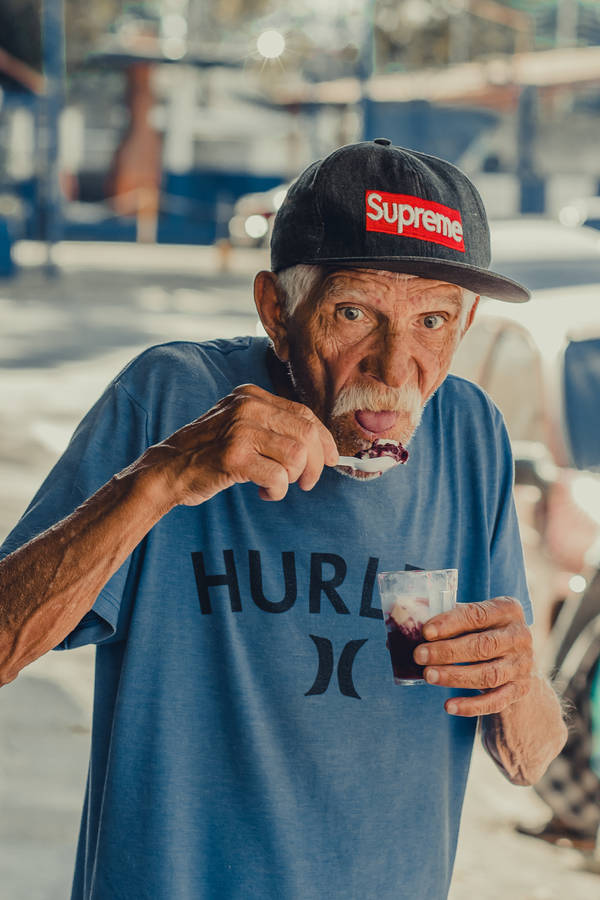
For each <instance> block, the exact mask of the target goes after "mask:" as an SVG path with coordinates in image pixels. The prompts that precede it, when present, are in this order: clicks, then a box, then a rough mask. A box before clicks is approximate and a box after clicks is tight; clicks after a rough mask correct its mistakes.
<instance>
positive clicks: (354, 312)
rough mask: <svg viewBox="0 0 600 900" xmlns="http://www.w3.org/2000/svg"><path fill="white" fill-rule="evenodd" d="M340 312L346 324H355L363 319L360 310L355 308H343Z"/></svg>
mask: <svg viewBox="0 0 600 900" xmlns="http://www.w3.org/2000/svg"><path fill="white" fill-rule="evenodd" d="M340 312H341V314H342V315H343V317H344V318H345V319H347V320H348V322H356V321H357V320H358V319H362V317H363V311H362V309H358V308H357V307H356V306H344V307H343V308H342V309H341V310H340Z"/></svg>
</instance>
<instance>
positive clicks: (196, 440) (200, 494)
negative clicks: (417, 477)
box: [134, 384, 338, 506]
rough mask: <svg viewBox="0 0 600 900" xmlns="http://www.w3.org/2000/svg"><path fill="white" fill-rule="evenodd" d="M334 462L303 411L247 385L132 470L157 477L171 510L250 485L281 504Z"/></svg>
mask: <svg viewBox="0 0 600 900" xmlns="http://www.w3.org/2000/svg"><path fill="white" fill-rule="evenodd" d="M337 460H338V451H337V447H336V445H335V441H334V440H333V437H332V436H331V434H330V432H329V431H328V430H327V428H325V426H324V425H323V423H322V422H321V421H320V420H319V419H318V418H317V417H316V416H315V414H314V413H313V412H312V411H311V410H310V409H309V408H308V407H307V406H304V405H303V404H302V403H295V402H294V401H292V400H286V399H285V398H283V397H279V396H277V395H275V394H270V393H269V392H268V391H265V390H263V389H262V388H260V387H257V386H256V385H253V384H245V385H241V386H240V387H237V388H235V390H233V391H232V392H231V394H228V395H227V396H226V397H224V398H223V399H222V400H220V401H219V402H218V403H217V404H216V406H214V407H213V408H212V409H210V410H209V411H208V412H207V413H205V414H204V415H203V416H200V418H199V419H196V420H195V421H194V422H191V423H190V424H189V425H186V426H184V427H183V428H181V429H180V430H179V431H176V432H175V433H174V434H172V435H171V436H170V437H168V438H167V439H166V440H164V441H162V442H161V443H160V444H156V445H155V446H153V447H150V448H149V449H148V450H147V451H146V452H145V453H144V455H143V456H142V457H141V458H140V460H138V462H137V463H135V464H134V465H135V466H137V467H138V468H140V469H143V468H146V467H147V468H150V469H153V470H154V471H160V472H161V474H162V475H163V478H162V479H161V484H166V491H167V495H168V498H169V503H170V505H173V506H175V505H177V504H184V505H187V506H194V505H196V504H198V503H202V502H203V501H205V500H208V499H209V498H210V497H212V496H214V494H216V493H218V492H219V491H222V490H225V489H226V488H228V487H231V485H233V484H243V483H245V482H248V481H253V482H254V483H255V484H257V485H259V487H260V491H259V493H260V496H261V497H262V498H263V500H281V499H282V498H283V497H285V495H286V493H287V490H288V487H289V485H290V484H292V483H294V482H298V485H299V487H301V488H302V490H305V491H309V490H311V488H313V487H314V486H315V484H316V483H317V481H318V480H319V478H320V476H321V472H322V471H323V466H324V465H329V466H335V465H336V464H337Z"/></svg>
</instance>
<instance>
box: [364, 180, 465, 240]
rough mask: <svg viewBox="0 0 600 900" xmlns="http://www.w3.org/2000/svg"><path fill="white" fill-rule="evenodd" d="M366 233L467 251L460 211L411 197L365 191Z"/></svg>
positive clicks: (431, 201)
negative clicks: (397, 235)
mask: <svg viewBox="0 0 600 900" xmlns="http://www.w3.org/2000/svg"><path fill="white" fill-rule="evenodd" d="M365 200H366V207H367V231H383V232H385V233H386V234H402V235H405V236H406V237H414V238H419V240H421V241H431V242H432V243H433V244H442V245H443V246H444V247H452V249H453V250H460V251H461V253H464V252H465V245H464V241H463V227H462V219H461V217H460V212H459V211H458V210H457V209H450V207H449V206H443V205H442V204H441V203H434V202H433V200H423V199H422V198H421V197H411V196H410V195H409V194H387V193H386V192H385V191H366V193H365Z"/></svg>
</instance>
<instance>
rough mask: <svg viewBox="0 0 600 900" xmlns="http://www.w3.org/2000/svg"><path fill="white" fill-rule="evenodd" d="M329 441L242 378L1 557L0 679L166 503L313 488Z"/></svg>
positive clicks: (76, 617) (55, 631) (94, 589)
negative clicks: (253, 487)
mask: <svg viewBox="0 0 600 900" xmlns="http://www.w3.org/2000/svg"><path fill="white" fill-rule="evenodd" d="M337 459H338V454H337V449H336V446H335V442H334V440H333V438H332V437H331V435H330V433H329V432H328V431H327V429H326V428H325V427H324V426H323V425H322V424H321V422H320V421H319V420H318V419H317V418H316V416H315V415H314V414H313V413H312V412H311V411H310V410H309V409H308V408H307V407H305V406H303V405H301V404H299V403H294V402H292V401H290V400H285V399H284V398H282V397H278V396H276V395H273V394H269V393H268V392H267V391H264V390H262V388H259V387H256V386H254V385H243V386H241V387H239V388H236V389H235V390H234V391H233V392H232V393H231V394H229V395H228V396H227V397H225V398H224V399H223V400H221V401H220V402H219V403H218V404H217V405H216V406H215V407H213V408H212V409H211V410H209V411H208V412H207V413H205V414H204V415H203V416H201V417H200V418H199V419H196V420H195V421H194V422H192V423H191V424H189V425H186V426H185V427H184V428H182V429H180V430H179V431H177V432H175V434H173V435H171V436H170V437H169V438H167V439H166V440H164V441H162V442H161V443H160V444H156V445H154V446H152V447H149V448H148V450H146V452H145V453H144V454H143V455H142V456H140V458H139V459H138V460H136V461H135V462H134V463H132V465H130V466H129V467H128V468H126V469H124V470H123V471H122V472H120V473H118V474H117V475H115V476H114V477H113V478H111V479H110V481H108V482H107V483H106V484H105V485H104V486H103V487H101V488H100V490H98V491H97V492H96V493H95V494H93V495H92V496H91V497H90V498H89V499H88V500H86V501H85V503H83V504H82V505H81V506H79V507H78V508H77V509H76V510H75V511H74V512H73V513H71V515H69V516H67V517H66V518H65V519H63V520H62V521H60V522H59V523H58V524H57V525H54V526H53V527H52V528H49V529H48V530H47V531H45V532H43V533H42V534H40V535H38V536H37V537H35V538H33V539H32V540H31V541H29V542H28V543H27V544H25V545H24V546H22V547H21V548H20V549H18V550H15V551H14V552H13V553H11V554H9V555H8V556H7V557H5V559H4V560H2V561H0V684H7V683H8V682H10V681H12V680H14V679H15V678H16V677H17V675H18V674H19V672H20V670H21V669H22V668H23V667H24V666H26V665H28V664H29V663H30V662H33V661H34V660H35V659H37V658H38V657H40V656H42V655H43V654H44V653H46V652H47V651H48V650H51V649H52V648H53V647H55V646H56V645H57V644H59V643H60V641H62V640H63V639H64V638H65V637H66V635H68V634H69V633H70V632H71V631H72V630H73V629H74V628H75V627H76V625H77V624H78V623H79V622H80V621H81V619H82V618H83V616H84V615H85V614H86V613H87V612H89V610H90V609H91V608H92V606H93V605H94V601H95V599H96V597H97V596H98V594H99V593H100V591H101V590H102V588H103V586H104V585H105V584H106V582H107V581H108V580H109V578H110V577H111V576H112V575H113V574H114V573H115V572H116V571H117V569H118V568H119V567H120V566H121V565H122V563H123V562H124V561H125V560H126V559H127V557H128V556H129V554H130V553H132V551H133V550H134V549H135V547H136V546H137V545H138V544H139V543H140V541H141V540H142V539H143V538H144V537H145V535H146V534H147V533H148V532H149V531H150V529H151V528H152V527H153V526H154V525H155V524H156V522H158V520H159V519H160V518H161V517H162V516H163V515H165V514H166V513H167V512H169V510H171V509H172V508H173V507H174V506H177V505H178V504H184V505H189V506H195V505H198V504H200V503H203V502H204V501H205V500H208V499H210V497H212V496H214V495H215V494H216V493H218V492H219V491H222V490H225V489H226V488H228V487H230V486H231V485H233V484H236V483H239V484H241V483H244V482H249V481H251V482H254V483H255V484H257V485H258V486H259V488H260V494H261V496H262V497H263V498H264V499H265V500H281V499H282V498H283V497H284V496H285V494H286V493H287V490H288V486H289V484H291V483H292V482H296V481H297V482H298V484H299V486H300V487H301V488H302V489H303V490H310V489H311V488H313V487H314V485H315V484H316V483H317V481H318V480H319V477H320V475H321V472H322V470H323V466H324V465H336V464H337Z"/></svg>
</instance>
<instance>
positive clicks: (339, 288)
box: [325, 281, 463, 309]
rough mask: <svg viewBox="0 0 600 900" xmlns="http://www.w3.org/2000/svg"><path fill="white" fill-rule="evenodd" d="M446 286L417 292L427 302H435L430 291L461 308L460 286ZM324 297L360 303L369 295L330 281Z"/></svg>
mask: <svg viewBox="0 0 600 900" xmlns="http://www.w3.org/2000/svg"><path fill="white" fill-rule="evenodd" d="M448 288H451V290H447V289H446V288H445V287H444V286H443V285H436V286H435V287H431V288H425V289H424V291H423V292H422V293H420V294H419V296H420V297H422V299H423V300H424V301H425V302H427V301H429V302H432V303H433V302H435V300H436V299H437V298H436V297H435V296H433V297H431V298H430V296H429V295H430V294H431V293H435V294H442V296H443V299H444V300H446V301H450V302H451V303H452V304H453V305H454V306H456V307H457V308H458V309H461V308H462V299H463V295H462V293H461V291H462V288H460V287H459V286H458V285H456V284H449V285H448ZM325 297H327V298H331V299H333V300H335V299H336V297H341V298H343V299H344V300H358V301H360V302H362V303H368V302H369V297H368V295H367V294H366V293H365V292H364V291H362V290H361V289H360V288H355V287H349V286H348V285H347V284H340V282H335V281H333V282H330V283H329V284H328V285H327V286H326V288H325Z"/></svg>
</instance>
